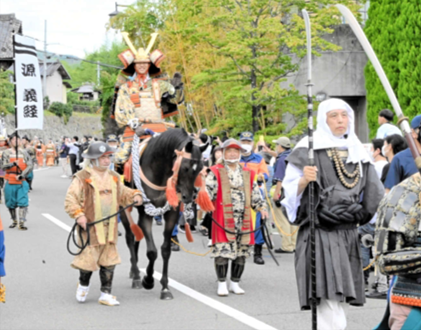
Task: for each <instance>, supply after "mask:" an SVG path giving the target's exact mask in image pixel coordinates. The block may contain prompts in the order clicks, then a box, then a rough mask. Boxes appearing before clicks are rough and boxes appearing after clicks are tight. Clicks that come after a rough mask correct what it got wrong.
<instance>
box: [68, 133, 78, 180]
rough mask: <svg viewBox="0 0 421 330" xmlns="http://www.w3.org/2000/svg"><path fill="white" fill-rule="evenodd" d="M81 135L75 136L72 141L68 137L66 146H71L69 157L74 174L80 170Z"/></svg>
mask: <svg viewBox="0 0 421 330" xmlns="http://www.w3.org/2000/svg"><path fill="white" fill-rule="evenodd" d="M78 141H79V137H77V136H74V137H73V139H72V141H71V142H70V139H66V146H67V147H68V148H69V159H70V168H71V169H72V175H75V173H76V172H77V171H78V168H79V166H78V163H79V161H78V154H79V147H80V144H79V143H78Z"/></svg>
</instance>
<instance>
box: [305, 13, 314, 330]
mask: <svg viewBox="0 0 421 330" xmlns="http://www.w3.org/2000/svg"><path fill="white" fill-rule="evenodd" d="M302 13H303V17H304V22H305V25H306V35H307V84H306V86H307V111H308V113H307V117H308V165H309V166H314V149H313V94H312V91H311V86H313V84H312V82H311V26H310V17H309V16H308V13H307V10H305V9H303V10H302ZM308 188H309V210H308V214H309V215H310V259H311V260H310V262H311V325H312V327H311V328H312V329H313V330H317V291H316V227H315V224H314V223H315V217H316V215H315V212H316V210H315V209H314V182H310V183H309V187H308Z"/></svg>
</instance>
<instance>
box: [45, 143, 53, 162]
mask: <svg viewBox="0 0 421 330" xmlns="http://www.w3.org/2000/svg"><path fill="white" fill-rule="evenodd" d="M45 152H46V161H45V163H46V164H45V165H47V166H54V159H55V157H56V147H55V145H54V144H53V143H49V144H47V146H46V147H45Z"/></svg>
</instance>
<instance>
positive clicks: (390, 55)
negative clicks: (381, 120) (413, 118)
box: [364, 0, 419, 137]
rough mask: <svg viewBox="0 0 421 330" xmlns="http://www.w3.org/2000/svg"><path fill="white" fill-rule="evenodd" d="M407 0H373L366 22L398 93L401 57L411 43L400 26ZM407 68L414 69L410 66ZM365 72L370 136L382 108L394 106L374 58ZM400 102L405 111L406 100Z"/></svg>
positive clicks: (394, 88) (403, 18)
mask: <svg viewBox="0 0 421 330" xmlns="http://www.w3.org/2000/svg"><path fill="white" fill-rule="evenodd" d="M404 2H407V1H395V0H371V1H370V8H369V11H368V17H369V19H368V20H367V23H366V26H365V33H366V35H367V38H368V39H369V41H370V43H371V45H372V47H373V49H374V51H375V53H376V55H377V57H378V59H379V61H380V63H381V65H382V66H383V69H384V71H385V73H386V76H387V77H388V79H389V81H390V84H391V86H392V88H393V90H394V91H395V93H396V95H397V96H399V90H400V88H401V85H400V68H399V59H400V56H401V54H402V52H403V53H405V52H406V49H407V48H408V45H409V44H407V42H404V40H405V41H406V40H408V37H407V36H405V35H404V33H400V32H399V29H401V31H402V32H403V30H405V25H403V23H404V21H406V20H407V17H402V16H401V10H402V7H403V3H404ZM409 2H416V0H415V1H409ZM418 13H419V11H418ZM413 15H417V13H416V12H413ZM402 38H403V39H402ZM407 69H409V70H411V68H407ZM412 69H414V68H412ZM364 75H365V86H366V90H367V122H368V126H369V129H370V137H374V136H375V135H376V130H377V128H378V126H379V125H378V122H377V118H378V114H379V112H380V111H381V110H382V109H386V108H389V109H392V105H391V103H390V101H389V98H388V96H387V94H386V92H385V90H384V88H383V85H382V84H381V82H380V79H379V77H378V75H377V73H376V71H375V70H374V67H373V65H372V64H371V62H368V63H367V65H366V67H365V70H364ZM400 101H402V100H400ZM401 106H402V109H404V111H405V108H406V107H405V106H404V104H402V103H401Z"/></svg>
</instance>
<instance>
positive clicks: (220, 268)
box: [206, 139, 268, 296]
mask: <svg viewBox="0 0 421 330" xmlns="http://www.w3.org/2000/svg"><path fill="white" fill-rule="evenodd" d="M222 149H223V164H217V165H214V166H212V167H211V168H210V170H211V172H209V174H208V176H207V177H206V189H207V191H208V194H209V196H210V198H211V200H212V201H213V202H214V206H215V211H214V213H213V218H214V220H215V221H216V222H217V223H218V225H217V224H215V223H212V244H213V251H212V255H211V256H212V258H215V270H216V276H217V278H218V291H217V292H218V295H219V296H227V295H228V288H227V282H226V277H227V272H228V262H229V260H232V262H231V281H230V291H231V292H234V293H235V294H244V290H243V289H242V288H241V287H240V285H239V282H240V279H241V275H242V274H243V271H244V267H245V263H246V258H247V257H249V256H250V255H251V250H252V247H253V245H254V234H253V233H247V234H242V233H244V232H250V231H252V230H253V223H252V217H251V209H253V210H255V211H260V213H261V214H262V218H263V219H266V218H267V217H268V213H267V210H266V203H265V201H264V199H263V198H262V195H261V194H260V190H259V187H258V186H257V183H256V182H255V180H254V177H255V173H254V171H252V170H250V169H249V168H247V167H244V168H243V167H242V166H241V165H240V164H239V162H240V158H241V152H242V151H245V150H243V149H242V145H241V144H240V142H238V141H236V140H234V139H229V140H227V141H225V142H224V144H223V145H222ZM225 230H229V231H231V232H235V234H231V233H227V232H226V231H225Z"/></svg>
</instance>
